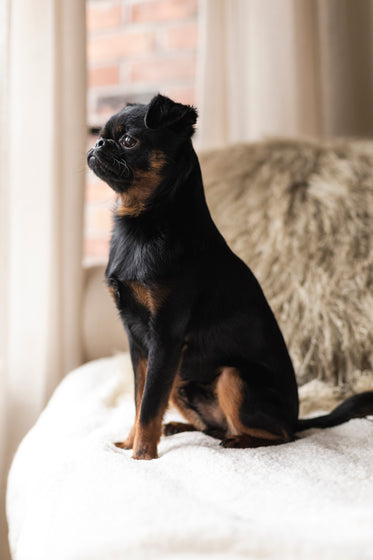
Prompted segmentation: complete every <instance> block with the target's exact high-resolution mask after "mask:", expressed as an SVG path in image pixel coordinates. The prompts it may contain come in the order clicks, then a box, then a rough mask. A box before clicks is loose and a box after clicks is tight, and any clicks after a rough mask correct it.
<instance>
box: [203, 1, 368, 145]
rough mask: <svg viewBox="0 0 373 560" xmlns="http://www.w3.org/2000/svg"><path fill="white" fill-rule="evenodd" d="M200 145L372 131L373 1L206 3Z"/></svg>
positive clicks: (363, 133)
mask: <svg viewBox="0 0 373 560" xmlns="http://www.w3.org/2000/svg"><path fill="white" fill-rule="evenodd" d="M200 14H201V19H200V23H201V28H200V38H201V39H200V64H199V75H198V95H197V101H198V106H199V109H200V115H201V116H200V123H199V135H198V146H199V147H201V148H209V147H218V146H223V145H224V144H227V143H231V142H237V141H241V140H258V139H261V138H263V136H293V137H294V136H314V137H331V136H336V135H338V136H341V135H343V136H368V135H372V134H373V103H372V99H373V1H372V0H358V1H356V0H200Z"/></svg>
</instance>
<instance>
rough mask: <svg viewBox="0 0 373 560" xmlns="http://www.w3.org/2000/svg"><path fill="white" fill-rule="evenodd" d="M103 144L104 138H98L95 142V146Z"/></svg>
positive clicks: (100, 146) (99, 146) (98, 146)
mask: <svg viewBox="0 0 373 560" xmlns="http://www.w3.org/2000/svg"><path fill="white" fill-rule="evenodd" d="M104 144H105V138H99V139H98V140H97V142H96V144H95V148H102V146H103V145H104Z"/></svg>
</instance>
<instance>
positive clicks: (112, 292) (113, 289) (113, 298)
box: [108, 286, 116, 303]
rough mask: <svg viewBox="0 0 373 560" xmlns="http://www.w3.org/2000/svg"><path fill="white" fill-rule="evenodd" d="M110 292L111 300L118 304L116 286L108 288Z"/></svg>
mask: <svg viewBox="0 0 373 560" xmlns="http://www.w3.org/2000/svg"><path fill="white" fill-rule="evenodd" d="M108 290H109V294H110V296H111V299H112V300H113V301H114V303H116V298H115V288H114V286H108Z"/></svg>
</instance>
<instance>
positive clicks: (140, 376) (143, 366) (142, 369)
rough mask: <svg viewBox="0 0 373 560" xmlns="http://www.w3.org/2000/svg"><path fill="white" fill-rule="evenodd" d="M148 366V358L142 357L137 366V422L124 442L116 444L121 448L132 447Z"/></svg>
mask: <svg viewBox="0 0 373 560" xmlns="http://www.w3.org/2000/svg"><path fill="white" fill-rule="evenodd" d="M147 368H148V360H146V359H140V360H139V363H138V364H137V368H136V395H135V403H136V416H135V422H134V425H133V426H132V428H131V430H130V433H129V434H128V436H127V438H126V439H125V440H124V441H123V442H118V443H116V444H115V445H116V446H117V447H120V448H121V449H132V447H133V443H134V440H135V436H136V430H137V424H138V418H139V416H140V409H141V401H142V395H143V393H144V386H145V380H146V371H147Z"/></svg>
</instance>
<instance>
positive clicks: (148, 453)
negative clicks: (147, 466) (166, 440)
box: [132, 446, 158, 461]
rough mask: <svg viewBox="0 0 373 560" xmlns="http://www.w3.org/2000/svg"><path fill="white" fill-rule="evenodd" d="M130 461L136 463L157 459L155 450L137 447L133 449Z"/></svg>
mask: <svg viewBox="0 0 373 560" xmlns="http://www.w3.org/2000/svg"><path fill="white" fill-rule="evenodd" d="M132 459H136V460H138V461H151V460H152V459H158V453H157V448H156V447H155V448H153V447H149V446H144V447H141V446H139V447H137V448H136V449H134V451H133V455H132Z"/></svg>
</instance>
